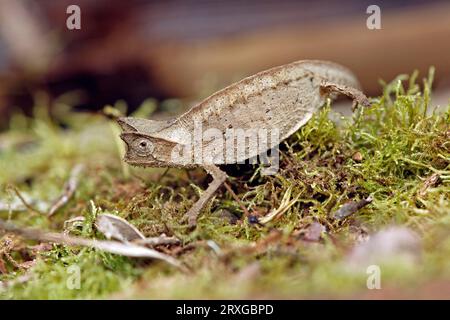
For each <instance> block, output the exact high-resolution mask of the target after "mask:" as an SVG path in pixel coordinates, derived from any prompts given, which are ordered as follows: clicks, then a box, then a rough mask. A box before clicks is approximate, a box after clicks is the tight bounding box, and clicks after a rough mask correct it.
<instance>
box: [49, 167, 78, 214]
mask: <svg viewBox="0 0 450 320" xmlns="http://www.w3.org/2000/svg"><path fill="white" fill-rule="evenodd" d="M83 168H84V166H83V165H81V164H78V165H76V166H75V167H74V168H73V169H72V171H71V173H70V177H69V180H68V181H67V182H66V184H65V185H64V192H63V194H62V195H61V196H59V197H58V198H57V199H56V200H55V201H54V202H53V204H52V205H51V207H50V209H49V211H48V216H49V217H50V216H52V215H53V214H54V213H55V212H57V211H58V210H59V209H60V208H61V207H63V206H64V205H65V204H66V203H67V202H68V201H69V200H70V199H71V198H72V197H73V195H74V193H75V191H76V189H77V188H78V182H79V177H80V174H81V172H82V171H83Z"/></svg>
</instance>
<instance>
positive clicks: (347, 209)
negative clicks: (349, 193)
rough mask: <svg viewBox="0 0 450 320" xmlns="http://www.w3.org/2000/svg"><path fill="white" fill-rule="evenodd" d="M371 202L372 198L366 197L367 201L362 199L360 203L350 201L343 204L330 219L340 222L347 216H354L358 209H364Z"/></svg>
mask: <svg viewBox="0 0 450 320" xmlns="http://www.w3.org/2000/svg"><path fill="white" fill-rule="evenodd" d="M372 201H373V199H372V197H368V198H367V199H363V200H360V201H351V202H348V203H345V204H344V205H343V206H342V207H340V208H339V209H338V210H337V211H336V212H335V213H334V214H333V215H332V217H333V218H334V219H338V220H342V219H344V218H346V217H348V216H349V215H352V214H354V213H355V212H356V211H358V210H359V209H361V208H364V207H365V206H367V205H368V204H369V203H371V202H372Z"/></svg>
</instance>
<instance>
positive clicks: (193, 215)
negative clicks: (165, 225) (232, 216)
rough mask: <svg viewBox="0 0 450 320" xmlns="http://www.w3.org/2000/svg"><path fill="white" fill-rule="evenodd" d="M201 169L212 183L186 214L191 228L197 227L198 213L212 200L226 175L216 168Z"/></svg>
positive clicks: (209, 166)
mask: <svg viewBox="0 0 450 320" xmlns="http://www.w3.org/2000/svg"><path fill="white" fill-rule="evenodd" d="M203 168H204V169H205V170H206V171H207V172H208V174H210V175H211V176H212V177H213V181H211V183H210V184H209V186H208V188H207V189H206V190H205V192H203V194H202V195H201V196H200V199H198V200H197V202H196V203H195V204H194V205H193V206H192V207H191V208H190V209H189V211H188V212H187V217H188V222H189V227H191V228H193V227H195V226H196V225H197V217H198V215H199V214H200V211H201V210H202V209H203V208H204V207H205V205H206V203H207V202H208V201H209V200H210V199H211V198H212V196H213V195H214V193H215V192H216V191H217V189H218V188H219V187H220V186H221V185H222V183H224V182H225V180H226V178H227V175H226V173H225V172H223V171H222V170H220V169H219V167H217V166H214V165H208V166H204V167H203Z"/></svg>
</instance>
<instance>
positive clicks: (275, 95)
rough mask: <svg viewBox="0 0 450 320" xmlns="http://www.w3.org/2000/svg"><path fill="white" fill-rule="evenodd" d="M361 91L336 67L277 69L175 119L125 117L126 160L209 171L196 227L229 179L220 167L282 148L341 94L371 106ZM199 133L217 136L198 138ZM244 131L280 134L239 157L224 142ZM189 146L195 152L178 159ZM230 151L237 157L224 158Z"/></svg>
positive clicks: (303, 64)
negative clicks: (210, 177) (329, 101)
mask: <svg viewBox="0 0 450 320" xmlns="http://www.w3.org/2000/svg"><path fill="white" fill-rule="evenodd" d="M359 89H360V85H359V82H358V80H357V79H356V77H355V76H354V75H353V73H352V72H350V71H349V70H348V69H346V68H345V67H342V66H340V65H338V64H335V63H332V62H326V61H316V60H303V61H297V62H293V63H290V64H287V65H283V66H279V67H275V68H272V69H269V70H266V71H263V72H260V73H257V74H255V75H253V76H250V77H247V78H245V79H243V80H241V81H239V82H236V83H234V84H232V85H230V86H228V87H226V88H225V89H222V90H220V91H218V92H216V93H214V94H213V95H211V96H209V97H208V98H206V99H205V100H203V101H202V102H201V103H199V104H198V105H196V106H194V107H192V108H191V109H190V110H189V111H187V112H186V113H184V114H182V115H180V116H179V117H177V118H176V119H173V120H169V121H154V120H147V119H137V118H120V119H119V120H118V122H119V124H120V125H121V127H122V129H123V133H122V135H121V138H122V139H123V140H124V142H125V143H126V144H127V146H128V148H127V153H126V155H125V161H126V162H128V163H129V164H131V165H136V166H152V167H185V168H193V167H198V166H201V167H203V168H205V169H206V170H207V171H208V172H209V173H210V174H211V175H212V176H213V178H214V180H213V182H212V183H211V185H210V186H209V187H208V189H207V190H206V191H205V193H204V194H203V195H202V197H201V198H200V199H199V200H198V202H197V203H196V204H195V205H194V206H193V207H192V208H191V210H190V211H189V212H188V216H189V222H190V224H191V225H195V221H196V217H197V215H198V213H199V212H200V210H201V209H202V208H203V206H204V205H205V204H206V202H207V201H208V200H209V198H211V197H212V195H213V193H214V192H215V191H216V189H217V188H218V187H219V186H220V185H221V184H222V183H223V181H225V179H226V175H225V174H224V173H223V172H222V171H221V170H220V169H219V168H218V167H217V166H216V165H220V164H225V163H227V164H230V163H242V161H244V160H246V159H249V158H254V157H255V156H257V155H258V154H260V153H261V152H262V151H267V150H269V149H271V148H273V147H275V146H277V145H278V144H279V143H280V142H281V141H283V140H284V139H286V138H287V137H289V136H290V135H291V134H293V133H294V132H296V131H297V130H298V129H299V128H300V127H302V126H303V125H304V124H305V123H307V122H308V120H309V119H310V118H311V117H312V115H313V114H314V113H315V112H317V111H318V110H319V108H320V107H321V106H322V105H324V103H325V101H326V99H327V98H328V97H331V98H334V97H335V96H336V94H337V93H341V94H345V95H347V96H349V97H351V98H353V100H354V101H356V102H358V103H360V104H363V105H369V102H368V100H367V98H366V97H365V96H364V94H362V93H361V92H360V91H359ZM199 128H201V131H202V132H213V133H214V134H211V135H209V136H208V137H204V136H202V138H201V139H196V134H195V133H196V132H198V130H199ZM239 129H243V130H247V131H248V130H251V129H255V130H263V131H265V132H268V133H270V132H273V131H274V130H276V131H277V135H276V136H274V137H275V138H272V139H268V141H267V144H266V145H264V146H265V147H266V148H265V149H267V150H261V149H260V148H251V147H249V146H248V145H245V146H244V149H242V148H241V152H238V151H237V149H239V148H238V145H239V142H238V141H236V137H233V141H232V142H231V143H230V144H228V145H227V144H226V143H224V141H225V140H226V139H225V138H226V135H227V134H228V133H230V132H233V130H239ZM193 136H194V138H193ZM271 137H272V136H271ZM222 138H224V139H222ZM187 146H189V148H188V149H189V150H190V151H191V153H186V152H184V156H180V157H178V156H174V154H175V155H177V154H178V153H180V150H184V151H185V150H186V149H185V148H186V147H187ZM225 149H226V152H231V153H232V154H233V157H231V158H229V159H227V157H225V156H223V155H224V153H226V152H224V150H225ZM174 150H175V152H174ZM177 152H178V153H177ZM182 153H183V152H182ZM199 153H202V154H200V155H199ZM205 155H206V156H205ZM206 158H207V159H206ZM230 159H231V160H230Z"/></svg>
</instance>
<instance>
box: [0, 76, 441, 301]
mask: <svg viewBox="0 0 450 320" xmlns="http://www.w3.org/2000/svg"><path fill="white" fill-rule="evenodd" d="M417 76H418V75H417V73H414V74H413V75H412V76H411V77H406V76H401V77H399V78H397V79H395V80H394V81H393V82H391V83H389V84H385V87H384V93H383V95H382V96H381V97H378V98H373V99H372V102H373V106H372V107H371V108H365V109H360V110H359V111H357V112H356V113H355V114H354V115H353V116H352V117H351V118H344V117H341V116H339V115H337V114H335V113H333V112H332V110H331V106H330V105H327V106H325V107H324V108H323V109H322V111H321V112H320V113H318V114H317V115H315V116H314V117H313V118H312V119H311V121H309V122H308V123H307V125H305V126H304V127H303V128H301V129H300V130H299V131H298V132H297V133H296V134H294V135H293V136H292V137H290V138H289V139H288V140H287V141H285V142H283V143H282V145H281V154H282V156H281V160H280V171H279V172H278V173H277V174H276V175H274V176H262V175H261V174H260V170H259V169H258V168H255V170H253V171H251V172H244V173H243V174H242V175H234V177H233V178H230V180H229V183H230V185H231V187H232V188H233V189H234V190H235V192H236V193H237V195H238V197H239V198H240V199H241V202H242V204H243V205H244V206H245V207H246V208H247V209H248V210H249V211H250V212H251V213H252V214H254V215H257V216H258V215H259V216H261V215H264V214H266V213H268V212H269V211H270V210H272V209H274V208H278V207H279V206H280V204H281V202H282V199H283V196H284V195H285V193H286V191H287V190H290V191H291V196H290V198H291V199H293V198H298V201H296V202H295V203H294V204H293V205H292V206H291V207H290V208H289V209H288V210H287V211H286V212H285V213H284V214H283V215H282V216H281V218H280V219H278V220H276V221H274V222H272V223H271V224H270V225H269V226H267V227H260V226H257V225H252V224H250V223H248V222H247V221H246V220H245V219H241V220H240V221H239V222H238V223H237V224H230V223H229V221H228V220H227V218H224V217H223V216H222V215H223V213H221V210H227V211H229V212H230V213H232V214H234V215H236V216H237V217H242V215H243V212H242V209H241V207H240V205H239V204H238V203H236V201H235V200H234V199H233V198H232V196H231V195H230V194H229V193H228V192H227V191H226V189H225V188H222V189H220V191H219V192H217V194H216V196H215V198H214V200H213V201H212V202H210V204H209V206H208V208H207V209H206V210H205V211H204V212H203V214H202V216H201V217H200V219H199V227H198V228H197V230H195V231H194V232H191V231H189V230H188V229H187V227H186V224H185V223H184V222H183V216H184V213H185V212H186V211H187V209H188V208H189V207H190V206H191V205H192V204H193V203H194V201H195V200H196V199H197V197H198V192H199V190H200V189H204V188H205V187H206V185H207V181H208V180H207V178H206V174H204V173H203V172H202V171H201V170H194V171H191V172H189V174H188V173H187V171H186V170H175V169H170V170H169V171H165V170H164V169H146V170H142V169H135V168H128V167H124V166H123V162H122V161H121V152H122V151H121V149H120V148H119V147H118V146H120V145H119V144H117V127H114V124H113V123H112V122H111V120H108V119H107V118H106V117H101V116H99V115H89V114H80V113H72V112H70V111H66V112H59V113H58V114H57V115H55V117H54V118H53V120H50V117H49V116H48V114H47V112H46V110H48V109H47V108H46V104H45V103H42V102H40V101H45V99H44V100H43V99H38V100H37V107H36V118H35V119H29V118H26V117H24V116H23V115H16V116H15V117H14V118H13V120H12V121H11V128H10V130H9V131H7V132H4V133H2V134H1V136H0V146H1V151H0V184H1V185H2V189H1V194H0V196H1V197H0V200H1V201H2V202H7V201H8V199H10V198H11V195H10V194H9V193H8V191H7V190H6V185H8V184H12V185H14V186H16V187H17V188H18V189H19V190H21V192H25V193H27V194H29V195H30V197H32V198H34V199H40V200H42V201H51V200H52V199H54V198H56V197H57V196H58V195H59V193H60V191H61V189H62V187H63V185H64V183H65V181H66V180H67V178H68V176H69V174H70V170H71V168H72V167H73V166H74V165H76V164H79V163H83V164H84V165H85V171H84V174H83V178H82V180H81V181H80V185H79V187H78V189H77V192H76V194H75V196H74V198H73V199H72V200H71V201H70V202H69V203H68V204H67V205H66V206H65V207H63V208H62V209H61V210H60V211H59V212H58V213H56V214H55V215H54V216H52V217H51V218H47V217H43V216H40V215H39V214H36V213H32V212H18V213H9V212H0V217H1V218H2V219H7V218H8V217H10V218H11V219H13V220H14V221H15V222H16V223H17V224H20V225H28V226H35V227H39V228H43V229H51V230H62V229H63V227H64V221H65V220H67V219H69V218H73V217H75V216H84V217H85V218H86V220H85V222H84V224H83V225H82V226H81V227H80V228H79V229H76V230H73V231H72V232H73V233H75V234H77V235H81V236H85V237H93V236H95V237H101V235H100V234H97V233H96V232H95V230H94V228H93V226H92V222H93V220H94V219H95V215H96V214H98V213H99V212H113V213H116V214H118V215H119V216H121V217H123V218H125V219H127V220H128V221H130V222H132V223H133V224H134V225H135V226H136V227H137V228H138V229H140V230H141V231H142V232H143V233H144V234H145V235H146V236H157V235H159V234H161V233H166V234H168V235H176V236H177V237H179V238H180V239H181V240H182V246H181V247H179V248H167V250H170V251H169V252H172V253H177V252H178V253H177V254H178V258H179V259H180V260H181V261H183V262H184V263H185V264H186V265H187V266H188V267H189V269H190V270H191V272H190V273H188V274H185V273H180V272H179V271H178V270H174V269H172V268H170V267H168V266H166V265H164V264H163V263H156V262H149V261H141V260H132V259H127V258H123V257H118V256H114V255H110V254H106V253H102V252H99V251H96V250H92V249H77V248H68V247H65V246H54V247H53V248H52V249H51V250H50V251H46V252H43V253H42V254H41V255H40V256H39V257H38V258H37V261H38V262H37V264H36V265H35V266H33V267H32V268H31V269H30V270H28V271H25V270H21V269H17V268H16V267H15V266H13V265H12V264H11V263H10V262H7V263H6V267H7V271H8V272H7V274H3V275H1V274H0V280H2V281H14V279H19V277H20V276H21V275H24V274H26V275H30V276H31V279H32V280H28V281H27V282H25V283H23V284H16V285H13V286H12V287H8V288H7V289H5V290H3V292H2V296H3V297H4V298H38V299H48V298H51V299H52V298H98V297H100V298H103V297H110V296H111V295H113V296H116V297H127V298H128V297H145V298H208V297H209V298H213V297H215V298H232V297H235V298H252V297H260V298H264V297H275V298H278V297H288V298H295V297H315V296H352V295H355V294H357V293H358V292H367V291H366V290H367V289H366V278H367V274H366V273H365V270H361V272H359V273H358V272H349V271H348V270H347V267H346V264H345V255H346V252H347V251H348V248H349V247H350V246H351V245H353V244H354V243H355V239H356V238H357V236H358V234H357V233H358V231H360V230H361V228H363V229H365V230H366V229H368V230H373V231H375V230H378V229H380V228H382V227H383V226H386V225H389V224H392V223H396V224H402V225H406V226H408V227H410V228H412V229H414V230H416V231H417V232H418V233H419V234H420V235H421V236H422V238H423V242H424V254H423V261H422V263H421V264H420V265H418V266H416V267H413V268H404V267H402V266H399V265H393V266H386V267H383V285H386V286H392V287H414V286H420V285H421V284H423V283H426V282H427V281H433V279H449V277H450V273H449V271H448V270H450V267H449V264H450V259H448V256H449V253H450V233H449V232H448V230H449V226H450V215H449V213H450V199H449V198H450V183H449V182H450V142H449V141H450V108H449V107H448V106H447V107H442V108H436V109H432V108H431V105H430V87H431V79H432V74H430V76H429V80H425V81H424V86H423V87H424V89H423V91H420V89H419V86H418V85H417V84H416V83H415V81H416V79H417ZM148 108H149V106H148V105H145V106H143V110H144V111H145V113H148V110H147V109H148ZM153 109H154V108H153V107H152V109H151V110H153ZM64 110H65V109H64ZM67 110H69V109H67ZM146 110H147V111H146ZM58 123H63V124H65V125H66V127H68V129H65V130H62V129H61V128H60V126H58ZM356 153H358V157H355V154H356ZM358 158H360V159H358ZM433 174H435V175H437V176H438V179H437V182H436V183H435V184H434V185H431V186H429V187H428V188H425V185H426V180H427V179H429V178H430V177H431V176H432V175H433ZM199 188H200V189H199ZM369 195H370V196H372V197H373V199H374V201H373V202H372V203H371V204H370V205H368V206H367V207H365V208H363V209H361V210H360V211H358V212H357V213H356V214H354V215H352V216H350V217H348V218H346V219H345V220H343V221H336V220H334V219H333V218H332V217H331V213H332V212H333V211H335V210H336V209H337V208H339V207H340V206H341V205H342V204H344V203H345V202H347V201H349V200H360V199H363V198H366V197H367V196H369ZM312 221H319V222H320V223H322V224H323V225H325V226H326V227H327V228H328V229H329V231H330V234H329V235H328V236H326V237H325V239H324V240H323V241H322V242H320V243H305V242H303V241H300V240H299V237H298V234H299V232H302V231H303V230H304V228H305V227H306V226H308V225H309V224H310V223H311V222H312ZM274 230H278V231H279V233H280V234H279V235H278V236H274ZM355 230H356V231H355ZM275 235H277V234H276V233H275ZM5 237H6V236H4V238H3V239H5ZM270 239H272V240H270ZM207 240H211V241H214V243H215V244H216V245H217V246H218V247H219V248H220V250H221V254H219V255H218V254H217V253H215V252H214V250H212V249H211V247H210V246H208V243H207V242H206V241H207ZM15 241H16V243H17V246H16V247H15V248H13V249H12V250H11V252H10V254H11V256H12V257H13V258H14V259H15V260H16V261H17V263H22V262H25V261H28V260H29V259H30V257H27V255H26V254H23V252H24V250H25V252H27V250H29V247H30V246H31V245H32V244H33V243H32V242H29V241H23V240H21V239H16V240H15ZM255 244H256V246H255ZM252 246H254V249H249V248H251V247H252ZM19 247H20V249H19ZM255 262H257V263H258V264H259V271H258V272H253V274H252V273H251V272H250V274H248V275H247V278H245V277H244V276H245V275H246V274H245V271H243V270H245V269H246V268H247V267H248V266H249V265H252V264H254V263H255ZM72 265H77V266H79V267H80V271H81V288H80V289H79V290H70V289H68V287H67V279H68V277H69V276H70V274H68V268H69V267H70V266H72ZM131 284H134V285H131Z"/></svg>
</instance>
